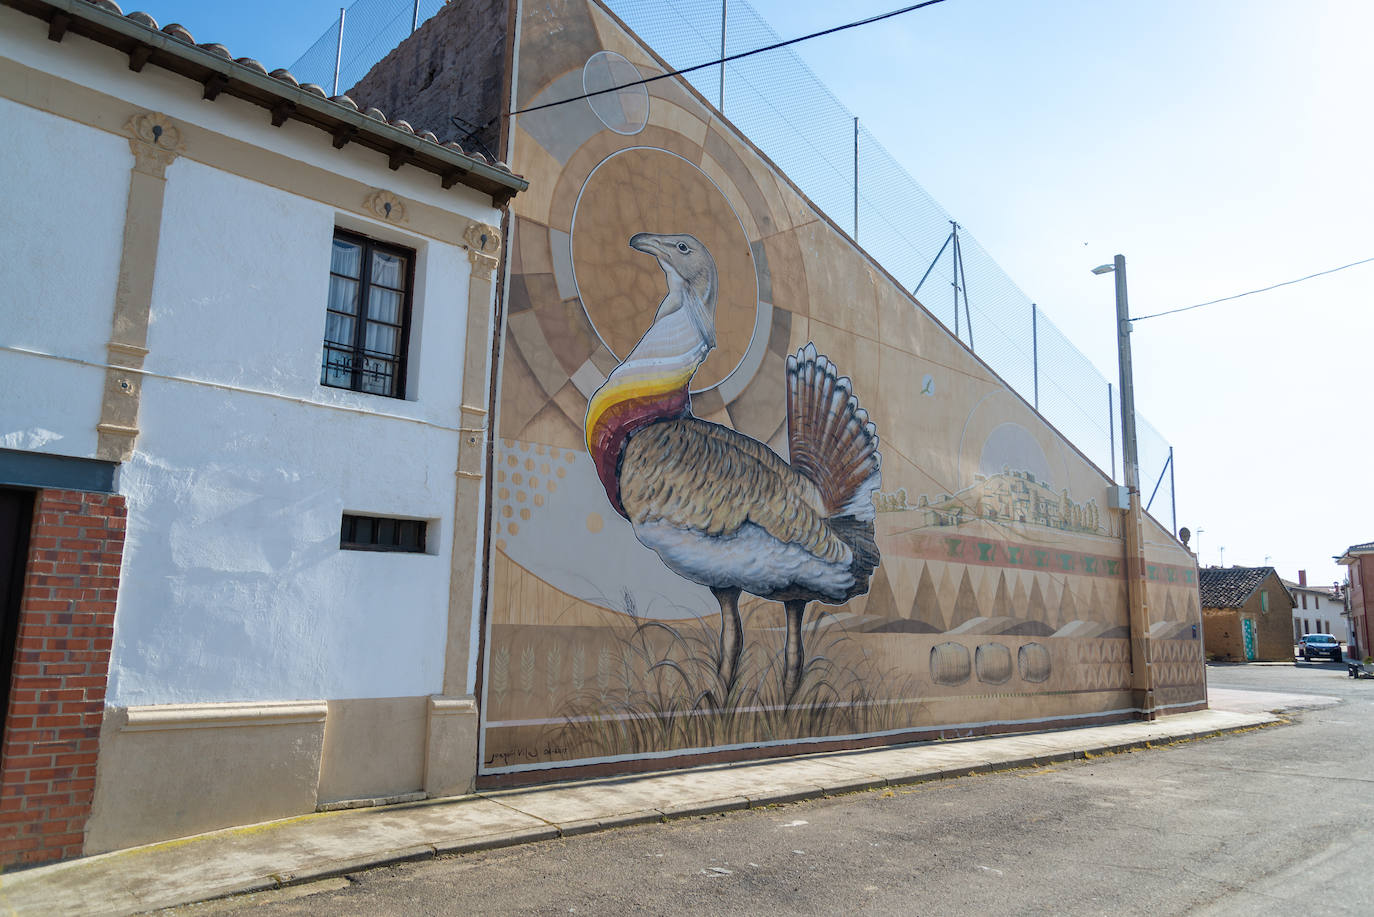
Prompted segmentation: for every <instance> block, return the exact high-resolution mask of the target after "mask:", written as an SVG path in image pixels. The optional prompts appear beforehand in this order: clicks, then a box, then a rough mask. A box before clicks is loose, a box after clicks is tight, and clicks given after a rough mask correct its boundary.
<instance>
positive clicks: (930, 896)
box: [171, 663, 1374, 917]
mask: <svg viewBox="0 0 1374 917" xmlns="http://www.w3.org/2000/svg"><path fill="white" fill-rule="evenodd" d="M1208 678H1209V684H1210V685H1212V686H1214V687H1218V688H1229V689H1242V690H1253V691H1282V692H1300V693H1308V694H1319V695H1327V696H1332V697H1337V698H1340V699H1341V703H1339V704H1337V705H1335V706H1329V707H1323V708H1313V709H1304V710H1299V711H1296V712H1294V713H1292V714H1291V718H1292V722H1291V724H1289V725H1283V726H1275V727H1269V728H1265V729H1258V730H1254V731H1251V732H1247V733H1243V734H1239V735H1231V736H1227V737H1223V738H1218V739H1209V740H1204V741H1196V742H1187V743H1181V744H1178V745H1174V746H1170V747H1167V748H1158V749H1151V750H1146V751H1140V752H1133V753H1129V754H1119V755H1108V756H1104V757H1100V758H1094V759H1090V760H1087V761H1080V762H1073V763H1070V764H1061V765H1056V766H1053V767H1045V768H1035V769H1029V770H1022V771H1011V772H1004V773H999V774H992V775H987V776H980V777H966V778H962V779H958V780H946V781H940V782H936V783H932V784H924V785H920V786H914V787H911V788H909V789H905V790H896V791H893V790H875V791H871V792H865V793H856V794H852V795H849V796H843V797H837V798H831V799H823V800H815V801H811V802H802V803H796V804H791V805H783V806H776V807H771V808H765V809H757V810H749V811H742V812H732V813H727V814H724V815H719V816H709V817H704V818H693V819H687V820H679V821H673V822H669V823H667V824H660V825H647V826H640V827H635V828H626V829H621V830H616V831H609V832H605V833H602V834H592V835H583V836H579V837H574V838H570V839H567V840H557V841H549V842H545V843H542V844H533V845H528V846H524V847H519V848H513V849H507V850H500V851H493V852H489V853H485V854H478V855H469V856H461V857H452V858H446V859H440V860H432V861H429V862H426V863H417V864H410V865H401V866H395V867H387V868H382V869H376V870H372V871H369V872H363V873H359V874H357V875H353V876H349V877H347V878H343V879H336V880H329V881H327V882H321V883H315V884H314V885H310V886H303V887H301V888H294V889H284V890H281V891H277V892H268V893H263V894H258V895H250V896H245V897H243V898H238V899H230V900H227V901H220V902H209V903H206V904H201V905H194V906H190V907H185V908H179V909H176V910H175V911H173V912H171V913H175V914H177V915H223V914H237V913H240V912H241V911H244V910H246V909H248V908H252V909H253V913H254V914H255V915H265V917H275V915H306V914H309V915H322V914H330V915H332V914H350V915H352V914H369V915H370V914H417V915H429V914H435V915H440V914H442V915H449V914H455V915H456V914H474V913H480V914H483V915H484V917H485V915H500V914H584V915H585V914H682V915H688V914H690V915H703V914H763V913H781V914H827V915H828V914H839V913H861V914H932V915H934V914H978V915H982V914H999V915H1000V914H1151V915H1155V914H1218V915H1228V914H1244V915H1247V917H1254V915H1257V914H1298V913H1301V914H1305V915H1320V914H1368V913H1371V912H1374V772H1372V771H1371V768H1370V755H1371V752H1372V751H1374V680H1369V679H1361V680H1359V681H1355V680H1352V679H1349V678H1347V677H1346V675H1345V670H1344V668H1341V667H1337V666H1335V665H1333V664H1322V663H1312V664H1307V663H1300V664H1296V665H1281V666H1280V665H1268V666H1253V665H1252V666H1210V667H1209V669H1208Z"/></svg>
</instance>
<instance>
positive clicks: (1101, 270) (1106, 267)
mask: <svg viewBox="0 0 1374 917" xmlns="http://www.w3.org/2000/svg"><path fill="white" fill-rule="evenodd" d="M1114 270H1116V265H1115V264H1099V265H1098V266H1097V267H1095V268H1093V273H1094V274H1110V273H1111V272H1112V271H1114Z"/></svg>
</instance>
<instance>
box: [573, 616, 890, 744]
mask: <svg viewBox="0 0 1374 917" xmlns="http://www.w3.org/2000/svg"><path fill="white" fill-rule="evenodd" d="M623 606H624V607H623V610H624V611H625V614H626V620H627V624H626V627H625V628H624V629H623V630H622V631H621V632H620V633H618V634H617V635H616V641H617V645H618V649H619V653H618V655H617V654H616V653H614V652H612V653H609V654H605V655H604V656H603V658H602V659H600V660H598V662H599V665H598V672H597V686H596V689H595V690H587V691H583V692H581V693H579V694H577V695H575V696H573V697H572V698H571V699H570V700H569V701H568V702H567V703H566V704H565V705H564V706H563V708H562V709H561V710H560V715H561V716H563V717H564V725H563V726H562V727H561V729H560V731H559V744H560V745H563V746H564V747H566V748H568V750H569V752H570V753H571V756H572V757H575V758H580V757H600V756H606V755H635V754H643V753H646V752H656V751H665V750H671V749H688V748H709V747H717V746H722V745H740V744H753V743H758V742H767V741H777V740H787V739H797V738H804V737H813V736H831V735H835V736H839V735H856V734H863V733H871V732H881V731H884V730H888V729H899V728H903V727H906V726H910V725H911V722H910V718H911V717H912V716H913V714H914V712H915V710H914V708H915V707H916V705H914V704H912V703H910V701H911V700H912V699H914V698H915V697H916V693H915V681H914V679H911V678H909V677H898V676H897V675H895V674H893V673H891V672H882V671H879V670H878V669H877V667H876V666H875V665H873V663H872V662H871V661H870V660H869V659H868V657H867V655H866V654H865V652H864V651H863V649H862V648H861V647H860V646H859V645H858V644H857V642H855V641H854V640H852V639H851V638H850V637H849V635H848V634H847V633H846V632H845V629H844V627H843V626H842V625H841V623H840V622H839V621H837V620H836V619H835V617H834V615H833V614H831V613H830V612H829V611H828V610H827V609H826V607H825V606H822V605H813V606H812V607H811V608H810V609H808V611H807V620H806V622H805V623H804V625H803V635H804V640H803V645H804V647H805V650H806V658H805V661H804V663H803V668H802V678H801V681H800V683H799V685H798V688H797V691H796V694H795V696H793V697H792V698H791V699H790V702H789V699H788V698H787V696H786V694H785V691H784V688H783V671H784V668H783V641H784V627H783V622H784V617H783V610H782V606H781V605H775V604H771V603H769V604H765V605H763V606H761V607H760V606H754V607H750V608H743V609H741V615H742V617H743V619H744V634H745V638H746V639H745V645H744V649H743V653H742V656H741V658H740V665H739V672H738V674H737V676H736V678H735V682H734V684H733V685H726V684H725V682H724V680H723V679H722V678H721V676H720V674H719V671H720V661H721V660H720V639H719V638H720V635H719V633H718V632H717V631H716V630H715V628H713V627H712V626H710V624H708V623H707V622H706V621H704V620H696V621H693V622H678V623H676V624H668V623H664V622H662V621H648V620H644V619H642V618H640V617H639V615H638V614H637V610H636V603H635V600H634V597H633V596H632V595H629V594H626V595H625V596H624V597H623ZM607 657H609V658H607ZM892 701H896V702H892Z"/></svg>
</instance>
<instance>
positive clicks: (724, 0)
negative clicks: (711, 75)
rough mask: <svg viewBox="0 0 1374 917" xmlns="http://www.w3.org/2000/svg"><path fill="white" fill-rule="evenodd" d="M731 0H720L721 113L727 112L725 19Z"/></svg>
mask: <svg viewBox="0 0 1374 917" xmlns="http://www.w3.org/2000/svg"><path fill="white" fill-rule="evenodd" d="M729 11H730V0H720V62H721V63H720V113H721V114H722V115H723V114H725V19H726V15H727V14H728V13H729Z"/></svg>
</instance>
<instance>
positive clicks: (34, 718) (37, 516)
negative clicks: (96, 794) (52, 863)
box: [0, 490, 125, 866]
mask: <svg viewBox="0 0 1374 917" xmlns="http://www.w3.org/2000/svg"><path fill="white" fill-rule="evenodd" d="M124 521H125V509H124V498H123V497H121V496H119V495H118V494H100V493H86V492H82V491H71V490H44V491H40V492H39V493H38V496H37V499H36V500H35V501H34V508H33V528H32V530H31V535H30V539H29V559H28V569H27V572H26V574H25V578H24V595H23V600H22V603H21V605H20V610H19V633H18V639H17V641H16V643H15V651H14V653H15V655H14V674H13V678H12V680H11V682H10V703H9V710H8V711H7V718H6V720H5V740H4V747H3V748H2V749H0V866H14V865H29V864H34V863H41V862H44V861H48V860H60V859H67V858H69V857H74V856H80V855H81V851H82V845H83V841H84V836H85V830H86V820H87V818H89V816H90V814H91V795H92V792H93V791H94V789H95V761H96V752H97V748H98V745H99V740H100V723H101V719H102V717H103V716H104V710H105V682H106V676H107V673H108V670H109V665H110V646H111V643H112V639H113V634H114V618H115V598H116V595H117V593H118V591H119V565H120V560H121V558H122V556H123V551H124Z"/></svg>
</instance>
